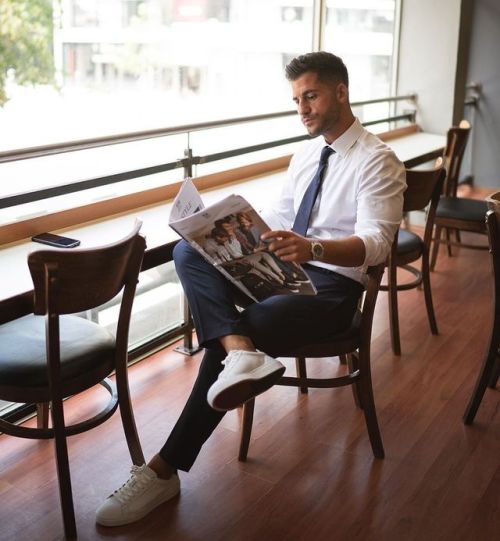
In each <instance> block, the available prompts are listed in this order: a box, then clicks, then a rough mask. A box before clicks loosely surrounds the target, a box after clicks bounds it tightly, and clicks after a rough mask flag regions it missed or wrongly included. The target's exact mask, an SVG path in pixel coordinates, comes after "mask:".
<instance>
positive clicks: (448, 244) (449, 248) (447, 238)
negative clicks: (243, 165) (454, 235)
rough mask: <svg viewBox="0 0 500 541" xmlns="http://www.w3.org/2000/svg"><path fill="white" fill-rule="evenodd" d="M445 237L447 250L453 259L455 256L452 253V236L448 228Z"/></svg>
mask: <svg viewBox="0 0 500 541" xmlns="http://www.w3.org/2000/svg"><path fill="white" fill-rule="evenodd" d="M445 236H446V249H447V251H448V257H451V256H452V255H453V254H452V253H451V235H450V230H449V229H448V228H447V227H446V228H445Z"/></svg>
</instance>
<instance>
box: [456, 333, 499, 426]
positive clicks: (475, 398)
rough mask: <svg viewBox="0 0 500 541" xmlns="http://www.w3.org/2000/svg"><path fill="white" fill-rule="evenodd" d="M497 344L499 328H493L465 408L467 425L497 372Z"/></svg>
mask: <svg viewBox="0 0 500 541" xmlns="http://www.w3.org/2000/svg"><path fill="white" fill-rule="evenodd" d="M499 344H500V329H498V328H494V329H493V330H492V336H491V340H490V347H489V348H488V353H487V354H486V357H485V359H484V361H483V366H482V367H481V372H480V373H479V376H478V378H477V381H476V385H475V387H474V391H473V392H472V396H471V398H470V400H469V403H468V405H467V408H466V409H465V413H464V416H463V421H464V423H465V424H466V425H469V424H471V423H472V422H473V421H474V417H475V416H476V413H477V410H478V408H479V405H480V404H481V400H482V399H483V396H484V392H485V391H486V387H487V386H488V383H491V381H492V379H493V378H494V377H495V375H496V376H498V374H495V370H496V367H497V360H498V346H499ZM495 383H496V382H495Z"/></svg>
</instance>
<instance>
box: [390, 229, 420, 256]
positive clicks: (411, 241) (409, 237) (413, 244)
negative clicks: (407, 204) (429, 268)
mask: <svg viewBox="0 0 500 541" xmlns="http://www.w3.org/2000/svg"><path fill="white" fill-rule="evenodd" d="M423 244H424V241H423V240H422V239H421V238H420V237H419V236H418V235H417V234H415V233H412V232H411V231H408V230H407V229H400V230H399V231H398V248H397V253H398V255H405V254H411V253H413V252H422V247H423Z"/></svg>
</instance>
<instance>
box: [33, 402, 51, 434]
mask: <svg viewBox="0 0 500 541" xmlns="http://www.w3.org/2000/svg"><path fill="white" fill-rule="evenodd" d="M36 427H37V428H49V403H48V402H41V403H40V404H37V405H36Z"/></svg>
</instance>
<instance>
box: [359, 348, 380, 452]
mask: <svg viewBox="0 0 500 541" xmlns="http://www.w3.org/2000/svg"><path fill="white" fill-rule="evenodd" d="M359 363H360V370H361V377H360V380H359V389H360V398H361V403H362V404H363V413H364V414H365V422H366V428H367V430H368V436H369V438H370V443H371V446H372V451H373V455H374V456H375V458H384V457H385V451H384V444H383V443H382V436H381V435H380V429H379V426H378V420H377V411H376V409H375V400H374V398H373V388H372V378H371V373H370V359H369V353H368V354H367V353H366V352H365V353H361V352H360V357H359Z"/></svg>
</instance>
